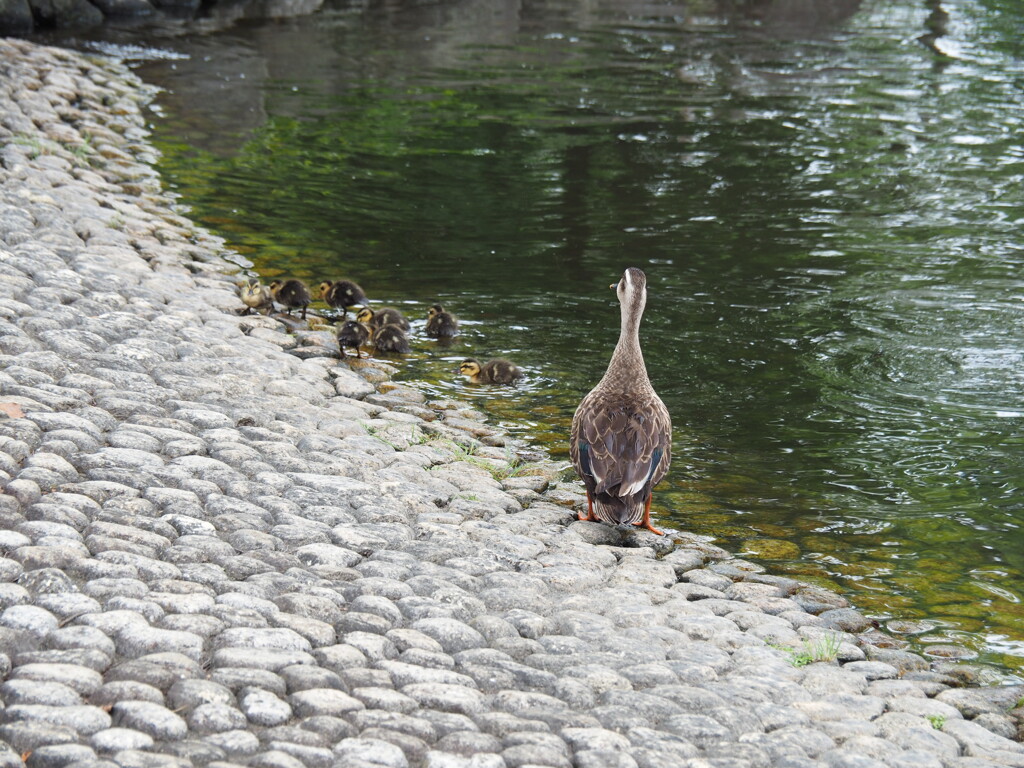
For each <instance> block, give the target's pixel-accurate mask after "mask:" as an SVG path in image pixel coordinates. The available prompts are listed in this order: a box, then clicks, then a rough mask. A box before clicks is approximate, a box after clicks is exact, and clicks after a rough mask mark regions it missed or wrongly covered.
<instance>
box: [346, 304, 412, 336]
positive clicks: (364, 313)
mask: <svg viewBox="0 0 1024 768" xmlns="http://www.w3.org/2000/svg"><path fill="white" fill-rule="evenodd" d="M356 320H358V321H359V322H360V323H366V324H367V325H369V326H370V327H371V328H383V327H384V326H385V325H397V326H398V327H399V328H401V329H402V330H403V331H408V330H409V328H410V327H411V326H410V325H409V321H408V320H406V318H405V315H403V314H402V313H401V312H399V311H398V310H397V309H394V308H393V307H385V308H384V309H378V310H377V311H376V312H374V311H373V310H372V309H370V308H369V307H363V308H362V309H361V310H359V314H358V315H356Z"/></svg>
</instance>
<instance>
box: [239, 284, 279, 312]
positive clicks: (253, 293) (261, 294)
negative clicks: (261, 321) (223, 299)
mask: <svg viewBox="0 0 1024 768" xmlns="http://www.w3.org/2000/svg"><path fill="white" fill-rule="evenodd" d="M239 298H241V299H242V303H243V304H245V314H247V315H248V314H251V313H252V311H253V310H254V309H255V310H256V311H257V312H259V313H260V314H263V315H268V314H270V311H271V310H272V309H273V308H274V297H273V296H271V295H270V289H269V288H267V286H265V285H263V283H261V282H260V281H259V280H250V281H249V282H248V283H246V284H245V285H243V286H242V288H241V290H240V291H239Z"/></svg>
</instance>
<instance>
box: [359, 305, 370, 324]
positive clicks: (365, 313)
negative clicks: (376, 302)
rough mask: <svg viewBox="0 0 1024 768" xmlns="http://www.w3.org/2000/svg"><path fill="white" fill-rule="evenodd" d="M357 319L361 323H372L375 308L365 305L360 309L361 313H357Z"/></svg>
mask: <svg viewBox="0 0 1024 768" xmlns="http://www.w3.org/2000/svg"><path fill="white" fill-rule="evenodd" d="M356 320H357V321H358V322H360V323H372V322H373V310H372V309H370V308H369V307H363V308H362V309H360V310H359V314H358V315H356Z"/></svg>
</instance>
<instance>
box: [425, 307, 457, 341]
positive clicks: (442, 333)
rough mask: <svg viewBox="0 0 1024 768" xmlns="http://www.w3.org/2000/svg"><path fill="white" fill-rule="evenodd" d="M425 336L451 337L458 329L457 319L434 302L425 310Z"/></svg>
mask: <svg viewBox="0 0 1024 768" xmlns="http://www.w3.org/2000/svg"><path fill="white" fill-rule="evenodd" d="M426 331H427V336H432V337H433V338H435V339H440V338H451V337H452V336H454V335H455V334H456V333H458V331H459V321H458V320H456V319H455V316H454V315H452V314H451V313H450V312H445V311H444V307H442V306H441V305H440V304H434V305H433V306H432V307H431V308H430V309H428V310H427V328H426Z"/></svg>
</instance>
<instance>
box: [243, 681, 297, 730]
mask: <svg viewBox="0 0 1024 768" xmlns="http://www.w3.org/2000/svg"><path fill="white" fill-rule="evenodd" d="M239 706H240V708H241V710H242V713H243V714H244V715H245V717H246V719H248V721H249V722H250V723H252V724H253V725H258V726H264V727H273V726H276V725H283V724H284V723H287V722H288V721H289V720H291V718H292V708H291V706H290V705H289V704H288V703H287V702H285V701H282V700H281V699H279V698H278V697H277V696H275V695H274V694H272V693H270V692H269V691H265V690H263V689H260V688H249V689H245V690H244V691H242V692H241V695H240V696H239Z"/></svg>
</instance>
